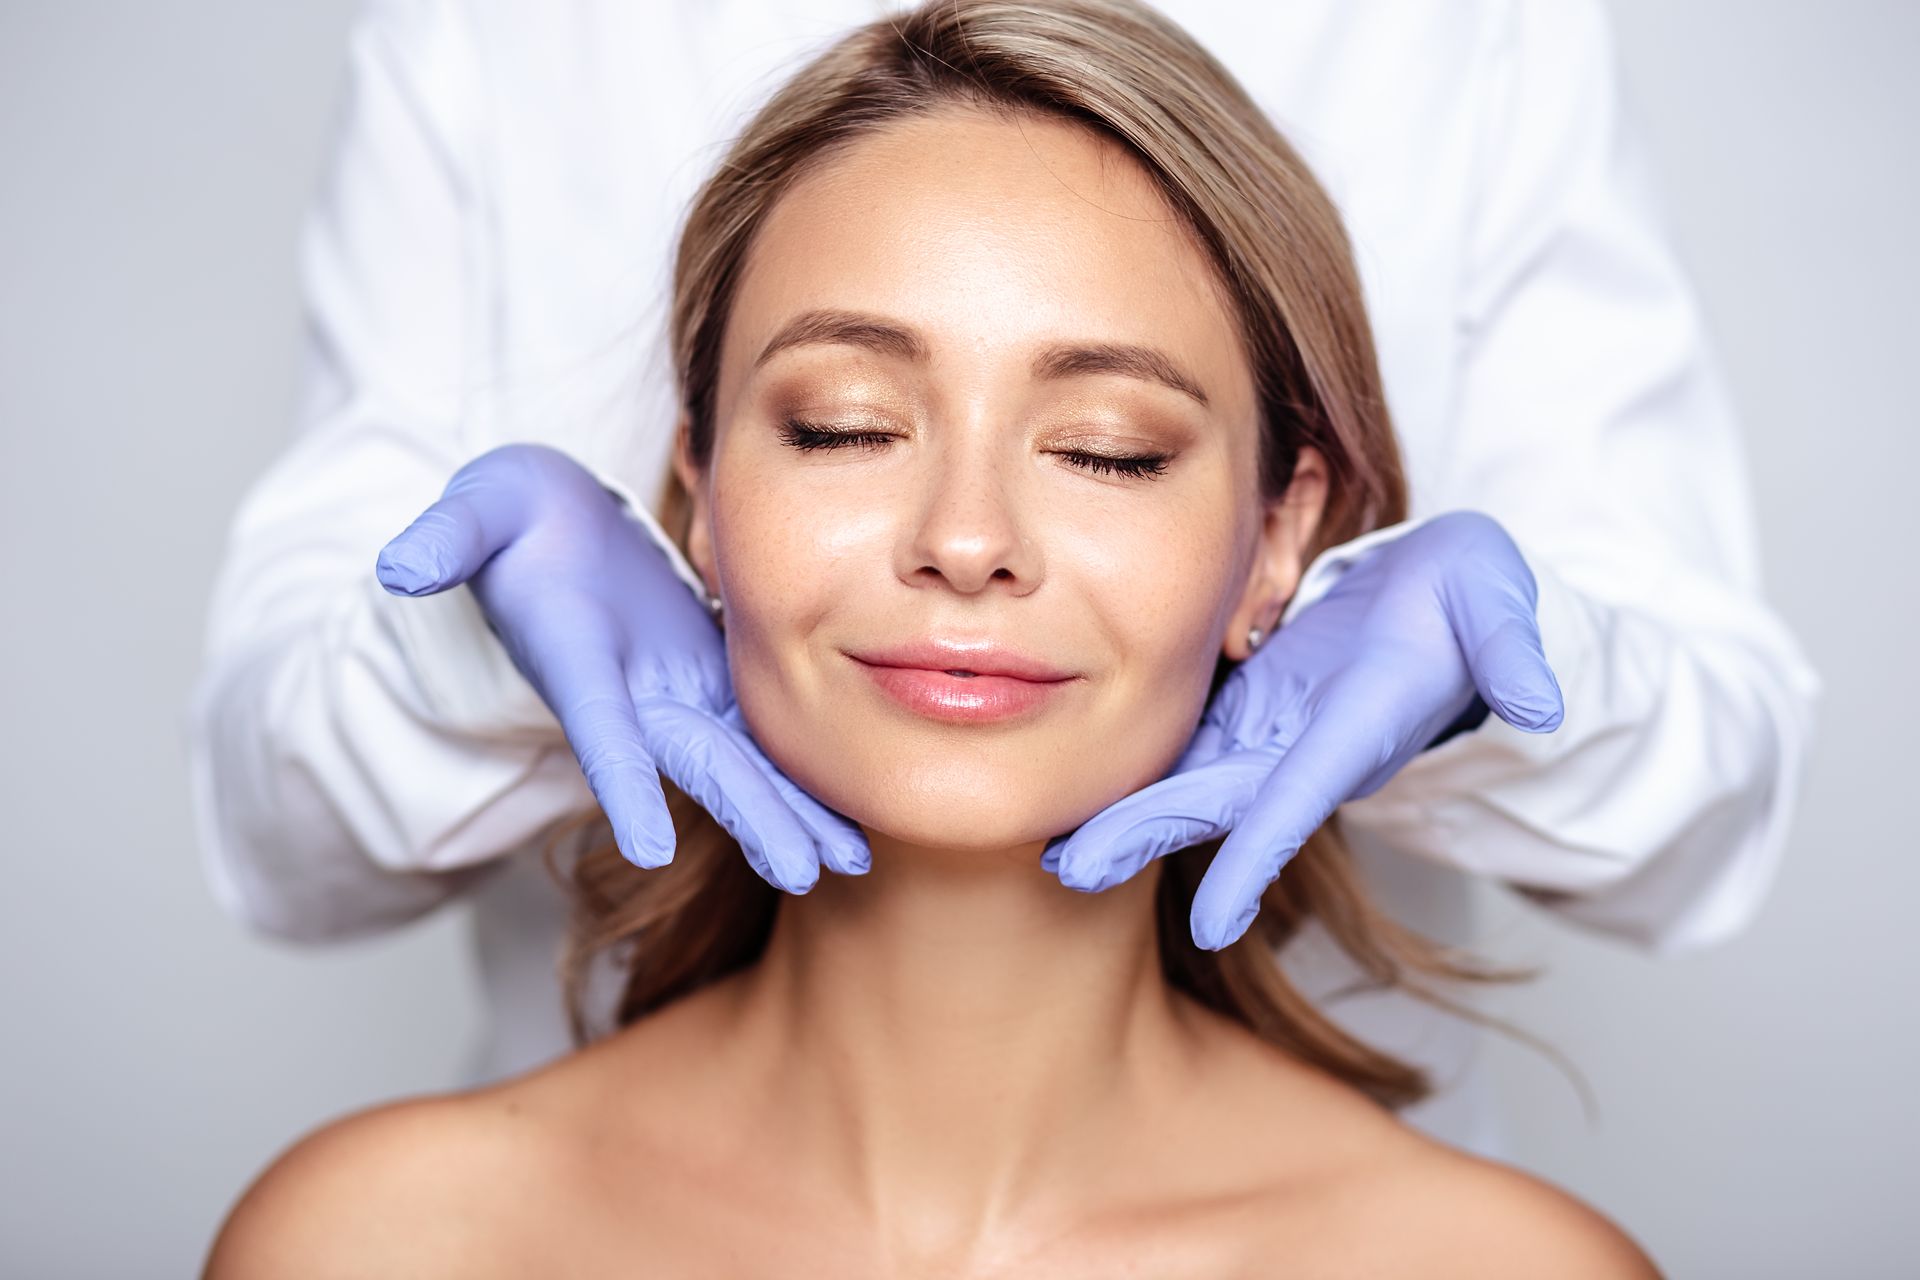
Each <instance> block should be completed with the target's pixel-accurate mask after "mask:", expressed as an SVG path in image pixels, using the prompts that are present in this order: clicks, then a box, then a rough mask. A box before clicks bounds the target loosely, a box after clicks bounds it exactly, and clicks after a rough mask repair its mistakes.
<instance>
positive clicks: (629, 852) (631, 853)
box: [620, 823, 674, 871]
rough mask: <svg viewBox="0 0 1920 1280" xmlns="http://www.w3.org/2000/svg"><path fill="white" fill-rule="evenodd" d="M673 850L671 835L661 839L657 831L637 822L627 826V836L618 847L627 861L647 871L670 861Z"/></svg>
mask: <svg viewBox="0 0 1920 1280" xmlns="http://www.w3.org/2000/svg"><path fill="white" fill-rule="evenodd" d="M673 851H674V840H673V838H672V837H671V836H669V837H667V838H665V839H663V838H661V836H660V835H659V834H658V833H656V832H654V831H652V830H650V829H648V828H647V827H645V826H643V825H640V824H638V823H635V824H633V825H631V826H629V827H628V828H627V838H626V840H625V841H624V842H622V844H621V848H620V852H621V853H623V854H625V855H626V857H627V861H628V862H631V863H632V864H633V865H634V866H636V867H644V868H646V869H647V870H649V871H652V870H655V869H657V868H659V867H664V866H666V865H667V864H668V863H669V862H672V861H673Z"/></svg>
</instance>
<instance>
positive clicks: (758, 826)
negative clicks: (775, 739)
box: [634, 697, 820, 893]
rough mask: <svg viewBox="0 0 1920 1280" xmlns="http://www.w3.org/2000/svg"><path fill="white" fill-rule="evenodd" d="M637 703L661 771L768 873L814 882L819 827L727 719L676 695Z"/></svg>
mask: <svg viewBox="0 0 1920 1280" xmlns="http://www.w3.org/2000/svg"><path fill="white" fill-rule="evenodd" d="M634 710H635V712H636V713H637V714H638V716H639V719H640V734H641V737H642V739H643V741H644V742H645V743H646V745H647V747H648V749H649V750H650V751H651V752H652V754H653V758H654V759H655V760H656V761H658V762H659V765H660V768H661V770H662V771H663V772H664V773H665V774H666V775H667V776H668V777H669V778H671V779H673V782H674V785H675V786H677V787H679V788H680V789H681V790H682V791H684V792H686V793H687V794H688V795H690V796H692V797H693V798H694V799H695V800H696V801H698V802H699V804H700V807H701V808H703V809H705V810H706V811H707V812H708V813H710V814H712V815H713V817H714V820H715V821H717V822H718V823H719V824H720V825H721V826H723V827H725V828H726V829H727V832H728V834H730V835H732V836H733V838H734V839H735V840H736V841H738V842H739V844H740V850H741V852H742V853H744V854H745V855H746V857H747V861H748V862H749V863H751V864H752V866H753V869H754V870H755V871H757V872H759V873H760V878H761V879H763V880H765V881H766V882H767V883H768V884H770V885H772V886H773V887H774V888H776V889H781V890H784V891H785V892H787V893H805V892H807V890H809V889H811V888H813V886H814V884H815V882H817V881H818V880H819V879H820V851H819V849H818V847H817V846H816V845H815V843H814V838H813V834H812V832H810V831H809V830H808V829H807V827H806V826H805V824H803V823H802V822H801V821H800V819H799V818H798V817H797V816H796V815H795V813H794V811H793V809H792V808H791V807H790V806H789V805H788V803H787V801H786V800H785V799H784V798H782V796H781V795H780V793H779V791H778V790H776V789H775V787H774V785H773V783H772V782H771V781H770V780H769V779H768V778H767V776H766V774H765V773H763V772H762V771H761V769H760V768H759V767H758V766H756V765H755V763H754V761H753V759H752V757H751V756H750V755H749V754H748V749H747V747H746V746H745V745H744V744H742V743H741V742H738V741H736V740H735V737H734V735H733V733H732V732H731V731H730V730H729V729H728V728H727V726H725V725H724V724H722V723H721V722H720V721H719V720H717V719H715V718H714V717H713V716H711V715H709V714H708V713H707V712H705V711H702V710H700V709H699V708H698V707H691V706H688V705H687V704H686V703H684V702H678V701H675V700H674V699H672V698H658V697H656V698H645V699H642V700H641V701H640V702H639V703H638V704H637V705H636V706H635V708H634Z"/></svg>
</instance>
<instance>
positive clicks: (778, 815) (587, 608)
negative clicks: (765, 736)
mask: <svg viewBox="0 0 1920 1280" xmlns="http://www.w3.org/2000/svg"><path fill="white" fill-rule="evenodd" d="M375 572H376V573H377V575H378V576H379V579H380V584H381V585H382V586H383V587H385V588H386V589H387V590H388V591H390V592H392V593H393V594H395V595H406V596H421V595H432V594H434V593H435V592H439V591H445V590H447V589H449V588H451V587H455V586H458V585H459V584H461V583H463V582H465V583H467V584H468V585H469V587H470V588H471V589H472V591H473V594H474V597H475V598H476V599H477V600H478V601H479V603H480V609H481V612H482V613H483V614H485V616H486V619H487V623H488V625H489V626H490V627H491V628H492V629H493V632H494V634H495V635H497V636H498V637H499V638H500V641H501V643H502V644H504V645H505V646H506V650H507V652H508V654H509V655H511V656H512V658H513V664H514V666H515V667H517V668H519V670H520V673H521V674H522V675H524V676H525V677H526V678H527V681H528V683H530V684H532V685H533V687H534V689H535V690H536V691H538V692H539V694H540V697H541V698H542V699H544V700H545V702H546V704H547V705H548V706H549V707H551V708H552V709H553V713H554V715H555V717H556V718H557V719H558V720H559V721H560V727H561V729H562V730H564V731H565V733H566V736H567V742H568V744H569V745H571V746H572V748H573V753H574V755H575V756H576V757H578V759H579V761H580V768H581V771H582V772H583V773H585V775H586V779H587V785H588V786H589V787H591V788H592V789H593V794H594V796H595V798H596V799H598V800H599V802H600V807H601V808H602V809H603V810H605V811H606V814H607V818H608V821H609V822H610V824H611V825H612V827H613V832H614V838H615V840H617V841H618V842H619V845H620V852H621V853H622V854H624V855H625V856H626V858H627V859H628V861H630V862H633V863H635V864H636V865H638V866H642V867H658V866H663V865H664V864H666V863H668V862H670V861H672V860H673V850H674V834H673V823H672V820H671V819H670V818H669V816H668V814H667V804H666V795H665V793H664V792H663V791H662V790H661V789H660V780H659V777H658V776H657V773H656V769H657V771H658V773H664V774H665V775H666V776H667V777H669V778H671V779H672V780H673V782H674V784H675V785H676V786H678V787H679V788H680V789H681V790H682V791H685V792H686V793H687V794H688V795H690V796H692V797H693V798H694V799H695V800H697V801H698V802H699V803H700V805H701V806H702V807H703V808H705V809H706V810H707V812H708V813H710V814H712V815H713V816H714V817H715V818H716V819H717V820H718V821H719V822H720V824H721V825H722V826H724V827H725V828H726V829H727V830H728V832H730V833H731V834H732V835H733V837H734V839H736V840H738V841H739V842H740V847H741V849H742V850H744V851H745V853H746V855H747V860H748V861H749V862H751V863H752V864H753V869H754V870H755V871H757V872H759V873H760V875H761V876H762V878H764V879H765V880H766V881H767V882H768V883H769V884H771V885H773V886H774V887H775V888H777V889H784V890H786V891H787V892H789V893H805V892H806V891H807V890H809V889H811V888H812V887H813V886H814V883H815V882H816V881H817V880H818V879H819V877H820V868H821V867H822V866H823V865H824V866H825V867H827V868H828V869H829V870H832V871H838V872H841V873H842V874H846V875H858V874H860V873H862V872H864V871H866V870H867V868H868V866H869V865H870V859H871V854H870V853H869V851H868V849H867V842H866V838H865V837H864V836H863V835H862V834H861V832H860V829H859V828H858V827H857V826H855V825H854V824H853V823H851V822H848V821H847V820H846V819H845V818H843V817H841V816H840V815H839V814H837V813H834V812H833V811H832V810H830V809H828V808H826V807H825V806H824V805H822V804H821V803H820V802H819V801H817V800H815V799H814V798H813V797H812V796H810V795H808V794H807V793H806V792H805V791H803V790H801V788H800V787H799V786H798V785H797V784H795V783H794V782H793V781H792V780H791V779H789V778H788V777H787V776H786V775H785V774H783V773H782V772H780V770H779V768H778V767H777V766H776V765H774V764H773V763H772V762H771V761H770V760H768V759H767V758H766V756H765V755H764V754H762V753H761V751H760V748H759V746H758V745H757V744H756V743H755V742H754V741H753V738H752V736H751V735H750V734H749V733H748V731H747V728H746V724H745V722H744V721H743V720H742V719H741V716H740V708H739V704H738V703H736V702H735V701H734V696H733V683H732V678H731V676H730V675H729V673H728V670H727V653H726V643H725V640H724V639H723V637H722V635H721V633H720V629H719V626H718V625H717V624H716V623H715V621H714V618H713V615H712V614H711V613H709V612H708V611H707V608H706V607H705V605H704V604H703V603H702V602H701V601H700V600H699V599H698V598H697V597H696V596H695V595H694V593H693V592H692V591H691V590H689V589H688V586H687V584H686V583H685V582H684V581H682V580H681V579H680V577H679V576H678V575H677V574H676V573H675V572H674V570H673V567H672V565H671V563H670V562H669V561H668V559H667V557H666V555H665V554H664V553H663V552H662V550H661V548H660V547H659V546H658V545H657V544H656V543H655V542H654V541H653V539H652V537H650V536H649V535H648V533H647V531H646V530H645V529H644V528H643V527H642V526H641V525H640V523H639V522H638V521H636V520H634V519H632V518H631V517H630V516H628V515H627V514H626V509H625V505H624V504H623V503H622V502H621V500H620V499H619V498H618V497H616V496H615V495H614V494H613V493H612V492H611V491H610V490H608V489H606V488H604V487H603V486H602V485H601V484H600V482H599V481H597V480H596V479H594V477H593V473H592V472H590V471H588V470H586V468H584V467H582V466H580V465H579V464H578V463H576V462H574V461H573V460H572V459H571V458H569V457H568V456H567V455H566V454H564V453H562V452H560V451H559V450H557V449H553V448H549V447H547V446H545V445H537V444H510V445H504V446H502V447H500V448H497V449H494V450H492V451H491V452H488V453H485V454H482V455H481V456H480V457H478V458H475V459H474V460H473V461H471V462H469V463H467V465H466V466H464V467H462V468H460V470H459V471H458V472H456V473H455V474H454V477H453V479H452V480H450V481H448V483H447V487H446V490H445V492H444V493H443V494H442V495H441V497H440V500H439V501H438V502H435V503H434V504H433V505H432V506H430V507H428V508H427V510H426V511H425V512H424V513H422V514H421V516H420V517H419V518H418V519H417V520H415V521H414V522H413V523H412V524H410V525H408V526H407V528H406V530H405V531H404V532H402V533H401V534H400V535H399V536H398V537H396V538H395V539H394V540H393V541H392V542H389V543H388V544H387V545H386V547H385V548H384V549H382V550H381V552H380V558H379V560H378V562H377V563H376V566H375Z"/></svg>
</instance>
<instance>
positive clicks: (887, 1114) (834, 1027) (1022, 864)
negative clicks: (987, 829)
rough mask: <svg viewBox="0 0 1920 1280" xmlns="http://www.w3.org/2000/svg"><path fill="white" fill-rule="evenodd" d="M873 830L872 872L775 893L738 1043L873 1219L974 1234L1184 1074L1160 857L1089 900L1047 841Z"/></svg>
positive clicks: (827, 1169)
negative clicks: (1061, 875) (772, 1076)
mask: <svg viewBox="0 0 1920 1280" xmlns="http://www.w3.org/2000/svg"><path fill="white" fill-rule="evenodd" d="M870 842H871V844H872V848H873V866H872V870H870V871H869V872H868V873H867V874H865V875H863V876H857V877H846V876H833V875H827V876H822V877H821V878H820V881H819V883H818V884H817V885H816V886H815V887H814V889H813V890H812V891H811V892H810V893H808V894H807V895H805V896H804V897H798V898H793V897H789V898H783V899H782V900H781V906H780V912H779V915H778V917H777V919H776V922H775V925H774V929H773V934H772V937H771V939H770V941H769V943H768V947H767V951H766V954H765V956H764V958H763V959H762V961H761V962H760V963H759V964H758V965H757V966H755V968H754V969H753V970H751V971H750V973H749V974H748V975H747V977H746V979H745V982H744V984H743V987H742V994H741V1004H740V1006H739V1009H740V1014H741V1021H740V1023H739V1024H738V1026H739V1029H740V1039H739V1040H738V1041H737V1042H736V1043H738V1044H739V1045H740V1046H741V1047H742V1049H743V1050H744V1049H748V1047H749V1046H751V1049H750V1051H751V1052H753V1053H755V1054H766V1055H768V1056H766V1057H764V1058H762V1059H760V1061H761V1062H763V1063H764V1064H765V1069H766V1070H767V1071H769V1072H774V1073H777V1077H778V1083H777V1091H778V1094H779V1096H780V1097H781V1099H782V1107H781V1111H782V1114H783V1115H784V1116H788V1117H792V1123H793V1124H794V1125H795V1126H796V1130H795V1134H794V1137H795V1140H796V1141H800V1142H803V1143H804V1144H805V1145H806V1147H807V1149H808V1151H809V1155H808V1160H809V1163H810V1164H811V1163H813V1162H815V1161H816V1160H817V1161H819V1162H820V1164H819V1165H818V1166H817V1167H819V1168H821V1170H822V1172H823V1173H825V1174H826V1175H827V1176H829V1177H835V1178H836V1179H839V1178H844V1179H845V1182H844V1184H843V1185H844V1186H845V1189H846V1190H847V1191H848V1193H849V1194H850V1195H852V1196H853V1197H855V1198H856V1199H858V1200H860V1201H862V1202H864V1206H863V1207H864V1208H865V1209H866V1210H867V1211H868V1212H870V1213H871V1214H872V1215H873V1216H874V1218H875V1219H877V1220H888V1221H893V1222H907V1221H912V1222H915V1223H919V1224H921V1227H920V1228H919V1229H928V1230H937V1231H942V1232H953V1233H957V1234H971V1233H973V1232H977V1231H983V1230H985V1229H987V1228H989V1227H990V1226H991V1225H992V1224H993V1223H994V1222H995V1221H996V1220H998V1219H1001V1218H1003V1217H1004V1216H1006V1215H1007V1214H1008V1213H1009V1212H1010V1211H1011V1210H1012V1209H1013V1208H1015V1207H1016V1206H1019V1205H1021V1204H1022V1203H1024V1202H1025V1201H1026V1200H1027V1198H1028V1197H1029V1196H1031V1195H1033V1194H1037V1193H1038V1192H1039V1191H1040V1190H1041V1189H1042V1188H1044V1187H1047V1186H1049V1185H1061V1184H1060V1183H1058V1182H1057V1181H1054V1180H1055V1179H1057V1178H1059V1177H1060V1176H1062V1171H1063V1169H1064V1167H1065V1166H1064V1165H1063V1163H1062V1162H1063V1160H1064V1159H1065V1158H1066V1157H1067V1153H1074V1154H1075V1155H1076V1156H1078V1157H1080V1158H1083V1159H1084V1157H1085V1153H1087V1152H1090V1151H1094V1150H1097V1149H1098V1148H1099V1145H1100V1143H1099V1142H1098V1141H1097V1140H1096V1139H1097V1137H1098V1136H1099V1135H1101V1134H1103V1133H1106V1134H1108V1135H1109V1136H1110V1135H1111V1132H1112V1131H1113V1130H1114V1128H1115V1126H1124V1124H1125V1122H1126V1121H1125V1117H1126V1115H1128V1114H1132V1115H1135V1116H1138V1114H1140V1113H1139V1112H1138V1110H1137V1108H1139V1107H1141V1106H1151V1105H1152V1102H1153V1100H1154V1099H1156V1098H1159V1099H1164V1098H1165V1097H1166V1096H1167V1095H1166V1093H1165V1088H1166V1087H1167V1084H1168V1082H1170V1081H1171V1080H1173V1079H1176V1078H1178V1077H1179V1075H1180V1073H1181V1072H1182V1071H1183V1070H1185V1069H1186V1068H1183V1067H1182V1065H1181V1064H1180V1062H1179V1061H1178V1057H1179V1055H1180V1053H1181V1052H1182V1050H1183V1048H1184V1046H1185V1044H1186V1041H1185V1039H1184V1037H1183V1035H1182V1032H1181V1025H1182V1024H1181V1023H1180V1020H1179V1013H1178V1009H1177V1007H1176V1004H1175V999H1174V996H1173V993H1172V992H1171V991H1170V990H1169V988H1168V987H1167V985H1166V983H1165V981H1164V979H1163V978H1162V977H1161V973H1160V962H1159V951H1158V947H1157V944H1156V939H1155V935H1154V926H1155V921H1154V911H1153V906H1154V895H1155V890H1156V888H1157V887H1158V884H1159V870H1158V866H1157V864H1156V866H1155V867H1152V868H1149V869H1148V870H1147V871H1145V872H1142V873H1141V874H1140V875H1138V876H1136V877H1134V878H1133V879H1132V880H1131V881H1128V882H1127V883H1125V884H1123V885H1120V886H1117V887H1115V888H1113V889H1110V890H1107V891H1105V892H1103V893H1097V894H1085V893H1079V892H1076V891H1074V890H1072V889H1068V888H1066V887H1065V886H1063V885H1061V884H1060V882H1059V881H1058V880H1057V879H1056V878H1055V877H1053V876H1051V875H1049V874H1048V873H1047V872H1045V871H1044V870H1043V869H1041V867H1040V865H1039V862H1040V854H1041V851H1042V849H1043V848H1044V844H1038V843H1037V844H1032V845H1023V846H1020V847H1018V848H1014V849H1006V850H1000V851H995V852H982V851H979V850H965V851H962V850H952V849H945V850H941V849H929V848H922V847H906V846H902V845H900V844H898V843H897V842H890V841H889V840H887V838H886V837H884V836H878V835H871V834H870ZM936 1223H937V1225H936Z"/></svg>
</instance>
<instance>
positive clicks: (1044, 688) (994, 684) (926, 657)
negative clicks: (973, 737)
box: [847, 640, 1074, 724]
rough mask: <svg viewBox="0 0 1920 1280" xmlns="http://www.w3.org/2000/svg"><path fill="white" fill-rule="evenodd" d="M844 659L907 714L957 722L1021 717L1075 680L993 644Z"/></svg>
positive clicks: (909, 648)
mask: <svg viewBox="0 0 1920 1280" xmlns="http://www.w3.org/2000/svg"><path fill="white" fill-rule="evenodd" d="M847 656H848V657H850V658H852V659H853V660H854V661H855V662H857V663H859V664H860V666H861V667H862V669H864V670H865V671H866V673H867V674H868V675H870V676H872V677H873V680H874V683H875V684H877V685H879V686H880V688H881V690H882V691H884V692H885V693H886V694H887V696H888V697H890V698H892V699H893V700H894V701H895V702H897V703H899V704H900V705H901V706H903V707H905V708H907V709H908V710H909V711H913V712H916V713H918V714H920V715H923V716H927V717H929V718H931V719H935V720H945V721H949V722H952V723H957V724H983V723H987V722H990V721H995V720H1007V719H1011V718H1013V717H1014V716H1018V715H1022V714H1024V713H1026V712H1029V711H1032V710H1034V709H1035V708H1037V707H1039V706H1040V705H1041V704H1042V703H1044V702H1046V701H1047V700H1048V699H1049V698H1050V697H1052V696H1053V695H1054V694H1055V693H1057V692H1059V691H1060V690H1061V689H1063V688H1065V687H1066V686H1067V685H1068V684H1070V683H1072V682H1073V680H1074V676H1073V674H1072V673H1071V672H1067V671H1061V670H1060V669H1058V668H1056V667H1052V666H1049V665H1048V664H1046V663H1044V662H1041V661H1039V660H1038V659H1035V658H1030V657H1028V656H1026V655H1025V654H1021V653H1016V652H1014V651H1012V650H1010V649H1007V648H1005V647H1003V646H1000V645H996V644H993V643H992V642H981V643H973V644H968V643H964V642H957V641H936V640H926V641H918V642H915V643H913V644H907V645H900V646H897V647H894V648H891V649H884V650H880V649H873V650H867V651H865V652H861V653H849V654H848V655H847ZM955 672H970V673H972V674H960V675H956V674H954V673H955Z"/></svg>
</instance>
